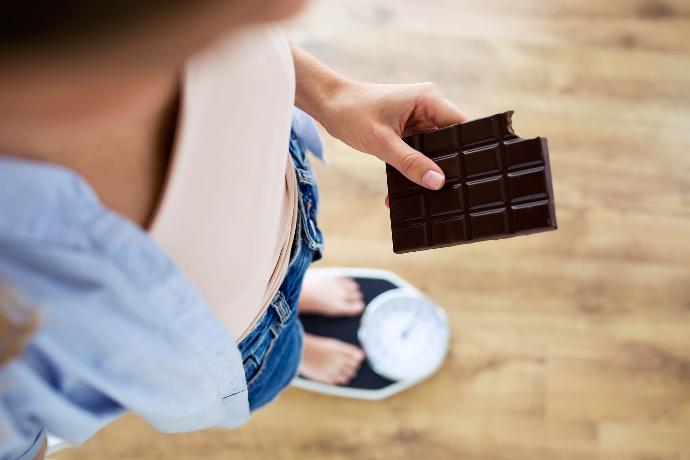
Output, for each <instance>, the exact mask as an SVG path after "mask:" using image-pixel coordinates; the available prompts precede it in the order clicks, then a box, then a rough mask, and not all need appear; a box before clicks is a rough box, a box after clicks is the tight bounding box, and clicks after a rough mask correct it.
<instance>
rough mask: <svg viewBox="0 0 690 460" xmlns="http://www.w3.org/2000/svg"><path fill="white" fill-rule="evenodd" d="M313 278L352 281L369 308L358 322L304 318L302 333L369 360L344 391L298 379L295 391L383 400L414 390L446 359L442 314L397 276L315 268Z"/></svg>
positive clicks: (351, 318) (368, 270)
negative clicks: (360, 352)
mask: <svg viewBox="0 0 690 460" xmlns="http://www.w3.org/2000/svg"><path fill="white" fill-rule="evenodd" d="M310 273H311V274H313V275H328V276H344V277H349V278H352V279H354V280H355V281H356V282H357V284H359V286H360V288H361V290H362V293H363V295H364V302H365V304H366V307H365V308H364V310H363V312H362V314H360V315H358V316H345V317H327V316H321V315H313V314H305V315H300V320H301V321H302V325H303V326H304V331H305V332H308V333H311V334H314V335H319V336H323V337H332V338H335V339H338V340H342V341H344V342H348V343H351V344H353V345H356V346H357V347H360V348H361V349H362V350H364V353H365V355H366V358H365V360H364V362H363V363H362V366H361V367H360V369H359V371H358V372H357V374H356V375H355V376H354V378H353V379H352V380H351V381H350V382H349V383H347V384H345V385H330V384H325V383H320V382H317V381H314V380H310V379H308V378H306V377H301V376H299V377H296V378H295V379H294V380H293V382H292V384H293V385H294V386H296V387H299V388H302V389H305V390H310V391H315V392H318V393H325V394H329V395H334V396H341V397H346V398H357V399H369V400H380V399H385V398H388V397H390V396H392V395H394V394H396V393H399V392H401V391H403V390H405V389H406V388H409V387H411V386H413V385H416V384H418V383H420V382H421V381H423V380H424V379H426V378H428V377H429V376H431V375H432V374H433V373H434V372H436V371H437V370H438V369H439V368H440V367H441V365H442V364H443V361H444V359H445V356H446V353H447V351H448V345H449V341H450V328H449V326H448V320H447V317H446V314H445V312H444V310H443V309H442V308H441V307H440V306H439V305H437V304H436V303H435V302H433V301H432V300H431V299H429V298H428V297H427V296H425V295H424V294H423V293H422V292H421V291H419V290H418V289H417V288H415V287H414V286H412V285H411V284H410V283H408V282H407V281H405V280H403V279H402V278H400V277H399V276H397V275H396V274H394V273H392V272H389V271H386V270H378V269H371V268H348V267H339V268H313V269H310Z"/></svg>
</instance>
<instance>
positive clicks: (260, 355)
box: [239, 131, 323, 411]
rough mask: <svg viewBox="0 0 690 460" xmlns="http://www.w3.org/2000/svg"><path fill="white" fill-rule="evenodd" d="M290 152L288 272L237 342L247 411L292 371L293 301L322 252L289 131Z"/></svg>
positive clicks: (298, 151) (308, 184) (302, 159)
mask: <svg viewBox="0 0 690 460" xmlns="http://www.w3.org/2000/svg"><path fill="white" fill-rule="evenodd" d="M290 156H291V157H292V161H293V164H294V167H295V173H296V176H297V185H298V216H297V225H296V229H295V236H294V240H293V242H292V250H291V252H290V262H289V266H288V271H287V274H286V275H285V279H284V280H283V282H282V284H281V285H280V288H279V289H278V292H277V293H276V295H275V297H274V298H273V300H272V301H271V304H270V305H269V307H268V309H267V310H266V311H265V312H264V313H263V315H262V316H261V318H260V319H259V321H258V322H257V323H256V325H255V326H254V327H253V328H252V330H251V331H250V332H249V334H248V335H247V336H245V338H244V339H242V341H241V342H240V343H239V348H240V352H241V353H242V360H243V362H244V373H245V376H246V378H247V387H248V388H249V408H250V410H252V411H254V410H256V409H258V408H260V407H261V406H264V405H266V404H268V403H269V402H271V401H272V400H273V399H274V398H275V397H276V396H278V394H279V393H280V392H281V391H282V390H283V389H285V387H287V386H288V385H289V384H290V381H291V380H292V379H293V378H294V377H295V375H297V369H298V367H299V363H300V360H301V359H302V339H303V333H304V331H303V329H302V325H301V324H300V321H299V318H298V312H297V300H298V299H299V294H300V291H301V289H302V279H303V278H304V273H305V272H306V270H307V267H309V264H311V263H312V262H313V261H316V260H319V259H320V258H321V256H322V250H323V235H322V234H321V230H319V228H318V226H317V224H316V214H317V204H318V199H319V195H318V189H317V186H316V180H315V177H314V174H313V172H312V170H311V167H310V166H309V162H308V160H307V158H306V150H305V148H304V145H303V144H302V141H301V140H300V139H299V138H298V137H297V135H296V134H295V133H294V131H293V132H292V133H291V134H290Z"/></svg>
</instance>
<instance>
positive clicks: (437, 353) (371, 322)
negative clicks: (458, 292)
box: [358, 288, 450, 381]
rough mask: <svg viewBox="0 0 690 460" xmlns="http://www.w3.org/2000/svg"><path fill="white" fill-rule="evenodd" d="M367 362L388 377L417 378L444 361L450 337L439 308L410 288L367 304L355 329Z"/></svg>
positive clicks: (432, 371) (446, 321)
mask: <svg viewBox="0 0 690 460" xmlns="http://www.w3.org/2000/svg"><path fill="white" fill-rule="evenodd" d="M358 336H359V341H360V342H361V343H362V347H363V348H364V353H365V354H366V356H367V360H368V361H369V365H370V366H371V368H372V369H373V370H374V371H375V372H376V373H377V374H379V375H382V376H383V377H386V378H388V379H390V380H395V381H398V380H419V379H422V378H424V377H427V376H429V375H431V374H432V373H434V372H435V371H436V369H438V368H439V367H440V366H441V364H442V363H443V359H444V358H445V356H446V352H447V351H448V339H449V336H450V332H449V328H448V320H447V318H446V315H445V312H444V311H443V310H442V309H441V307H439V306H437V305H436V304H434V303H432V302H431V301H429V300H428V299H427V298H425V297H422V296H421V295H420V294H418V293H417V292H416V291H412V290H410V289H402V288H401V289H393V290H390V291H387V292H384V293H383V294H381V295H379V296H377V297H376V298H375V299H374V300H372V301H371V303H370V304H369V305H368V306H367V308H366V310H365V312H364V315H363V316H362V322H361V325H360V328H359V331H358Z"/></svg>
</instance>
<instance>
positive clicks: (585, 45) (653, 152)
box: [56, 0, 690, 460]
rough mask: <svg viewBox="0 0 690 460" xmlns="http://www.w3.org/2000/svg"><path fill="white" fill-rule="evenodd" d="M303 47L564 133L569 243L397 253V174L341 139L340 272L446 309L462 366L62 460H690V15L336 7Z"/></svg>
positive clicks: (105, 444) (304, 397)
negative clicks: (374, 392) (372, 395)
mask: <svg viewBox="0 0 690 460" xmlns="http://www.w3.org/2000/svg"><path fill="white" fill-rule="evenodd" d="M289 34H290V35H291V36H292V38H293V39H294V40H295V41H296V42H298V43H300V44H302V45H303V46H304V47H305V48H307V49H308V50H310V51H312V52H313V53H314V54H316V55H317V56H318V57H319V58H321V59H323V60H324V61H325V62H327V63H329V64H330V65H332V66H333V67H334V68H336V69H337V70H339V71H341V72H343V73H345V74H347V75H349V76H351V77H355V78H360V79H365V80H370V81H379V82H400V81H409V82H413V81H426V80H432V81H435V82H436V83H438V84H439V85H440V86H441V87H442V88H443V89H444V90H445V91H446V92H447V94H448V95H449V97H450V98H451V99H452V100H454V101H455V102H456V103H458V104H459V105H460V106H461V107H462V108H463V110H465V111H466V113H468V114H469V115H471V116H474V117H478V116H483V115H487V114H491V113H494V112H499V111H503V110H507V109H515V110H516V115H515V126H516V129H517V132H518V134H520V135H522V136H523V137H530V136H537V135H542V136H546V137H548V138H549V145H550V149H551V163H552V167H553V178H554V186H555V196H556V204H557V212H558V220H559V225H560V229H559V230H558V231H557V232H551V233H546V234H541V235H534V236H530V237H522V238H515V239H509V240H502V241H497V242H487V243H479V244H475V245H468V246H461V247H455V248H449V249H442V250H434V251H427V252H423V253H415V254H407V255H401V256H399V255H395V254H393V252H392V249H391V242H390V229H389V221H388V213H387V210H386V208H385V207H384V205H383V198H384V196H385V193H386V189H385V173H384V167H383V165H382V164H380V163H378V162H377V161H376V160H374V159H373V158H370V157H367V156H364V155H360V154H358V153H355V152H353V151H352V150H351V149H348V148H346V147H344V146H343V145H342V144H340V143H338V142H337V141H334V140H332V139H327V140H326V147H327V150H328V153H329V156H330V158H331V161H332V164H331V166H330V167H328V168H325V167H322V166H317V169H318V174H319V177H320V182H321V187H322V205H321V206H322V207H321V226H322V228H323V229H324V232H325V234H326V236H327V250H326V258H325V260H324V261H323V262H321V263H320V264H321V265H323V266H339V265H357V266H367V267H380V268H385V269H390V270H393V271H395V272H397V273H399V274H400V275H402V276H403V277H405V278H406V279H408V280H410V281H412V282H413V283H415V284H417V285H419V286H420V287H421V288H422V289H423V290H424V291H426V292H427V293H428V294H429V295H430V296H432V297H433V298H434V299H436V300H437V301H438V302H439V303H441V304H442V305H443V306H445V308H446V309H447V311H448V314H449V317H450V321H451V323H452V331H453V341H452V349H451V352H450V356H449V358H448V361H447V363H446V365H445V366H444V367H443V368H442V369H441V371H440V372H439V373H438V374H437V375H435V376H434V377H433V378H432V379H431V380H429V381H428V382H427V383H425V384H423V385H421V386H418V387H416V388H414V389H411V390H410V391H408V392H406V393H404V394H401V395H399V396H396V397H394V398H392V399H390V400H387V401H384V402H377V403H371V402H362V401H351V400H341V399H336V398H331V397H326V396H320V395H316V394H311V393H307V392H304V391H301V390H297V389H290V390H288V391H286V392H285V393H284V395H283V396H282V397H281V398H280V399H279V400H278V401H277V402H276V403H275V404H273V405H271V406H270V407H268V408H266V409H265V410H262V411H260V412H258V413H257V414H256V415H255V417H254V418H253V419H252V421H251V422H250V423H249V424H247V425H246V426H244V427H243V428H241V429H239V430H236V431H222V430H208V431H204V432H199V433H190V434H180V435H163V434H160V433H157V432H156V431H154V430H153V429H151V428H150V427H149V426H148V425H147V424H146V423H144V422H143V421H142V420H140V419H139V418H137V417H134V416H128V417H124V418H123V419H121V420H119V421H118V422H116V423H114V424H113V425H111V426H109V427H108V428H106V429H105V430H103V432H102V433H100V434H98V435H97V436H96V437H94V438H93V439H92V440H90V441H89V442H87V443H86V444H85V445H84V446H82V447H81V448H79V449H74V450H71V451H66V452H63V453H61V454H59V455H57V456H56V458H57V459H59V460H78V459H93V458H99V459H116V458H117V459H163V458H165V459H167V458H175V459H197V458H199V459H202V458H203V459H221V458H223V459H225V458H241V459H248V460H249V459H323V458H329V459H418V458H424V459H427V460H432V459H483V460H497V459H510V460H519V459H530V460H531V459H630V460H633V459H635V460H652V459H655V460H656V459H669V460H671V459H673V460H679V459H690V242H689V241H690V154H689V152H690V3H688V2H687V1H685V0H610V1H606V2H594V1H582V0H557V1H546V0H541V1H537V0H525V1H520V2H514V1H509V0H497V1H491V2H487V1H478V0H462V1H460V0H426V1H423V2H422V1H419V0H396V1H392V0H348V1H347V2H344V1H338V0H321V1H317V2H314V3H313V4H312V6H311V7H310V8H309V10H308V11H307V13H306V14H305V15H304V16H303V17H302V18H301V19H300V20H298V21H296V22H294V23H292V24H290V25H289Z"/></svg>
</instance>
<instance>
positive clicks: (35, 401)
mask: <svg viewBox="0 0 690 460" xmlns="http://www.w3.org/2000/svg"><path fill="white" fill-rule="evenodd" d="M113 219H114V218H113V217H112V216H110V217H109V216H107V215H104V216H103V218H102V219H99V220H98V221H96V222H94V223H93V225H94V227H93V229H92V230H93V231H94V232H95V233H94V234H95V235H98V234H99V232H100V236H102V237H103V238H104V239H102V240H101V241H106V239H107V241H108V244H107V245H105V246H102V245H100V244H99V239H98V238H96V239H95V243H93V245H92V246H89V247H73V246H70V245H61V244H54V243H50V244H48V243H44V242H35V241H30V242H26V241H21V240H20V241H17V240H16V239H7V238H3V237H2V236H0V278H1V279H2V282H3V283H6V284H8V285H9V287H10V288H12V289H14V290H15V291H16V293H17V294H18V295H19V296H20V297H21V298H22V299H23V300H24V301H25V302H27V303H30V304H31V305H33V306H35V307H36V308H37V310H38V312H39V317H40V326H39V329H38V330H37V331H36V333H35V334H34V336H33V337H32V338H31V340H30V343H29V345H28V348H27V350H26V352H25V353H24V354H23V356H21V357H20V358H18V359H15V360H14V361H11V362H10V363H9V364H8V365H6V366H5V367H4V368H2V369H0V446H2V447H0V459H2V460H5V459H10V458H17V457H18V456H19V455H21V453H22V452H23V451H26V449H27V448H28V447H29V446H30V445H31V444H32V443H33V442H34V441H35V438H36V433H37V432H39V431H40V430H41V429H45V430H46V431H47V432H49V433H52V434H55V435H57V436H59V437H61V438H63V439H65V440H67V441H69V442H72V443H81V442H83V441H84V440H86V439H87V438H88V437H90V436H91V435H93V434H94V433H95V432H97V431H98V430H99V429H101V428H102V427H103V426H104V425H105V424H107V423H108V422H110V421H112V420H114V419H115V418H117V417H118V416H120V415H121V414H122V413H123V412H125V411H134V412H137V413H139V414H140V415H142V416H143V417H144V418H146V419H147V420H148V421H149V422H150V423H152V424H153V425H154V426H156V427H157V428H159V429H160V430H162V431H168V432H174V431H189V430H196V429H201V428H206V427H211V426H221V427H223V426H224V427H234V426H237V425H239V424H241V423H243V422H244V421H245V420H246V419H247V418H248V415H249V409H248V405H247V397H246V382H245V381H244V374H243V368H242V361H241V356H240V354H239V351H238V350H237V346H236V344H235V342H234V340H233V339H232V338H231V337H230V336H229V335H228V334H227V332H226V331H225V330H224V329H223V328H222V326H221V325H220V323H219V321H218V320H217V319H216V318H215V316H214V315H213V313H212V312H211V310H210V308H209V307H208V305H207V304H206V303H205V302H203V300H202V299H201V298H200V297H199V295H198V294H197V293H196V291H195V290H194V289H193V287H192V286H191V284H190V283H189V282H188V281H187V280H186V278H184V276H183V275H182V274H181V273H180V272H179V271H178V270H176V269H175V267H174V266H172V264H171V263H170V262H169V261H168V260H167V259H166V257H164V255H163V253H162V251H160V250H158V249H157V248H156V247H152V246H151V244H153V243H151V242H148V241H147V239H145V238H144V239H142V238H141V235H137V234H136V233H131V232H125V233H124V234H123V233H122V231H121V226H120V225H119V223H118V224H117V225H114V221H113ZM90 238H91V239H92V240H93V234H92V235H91V236H90Z"/></svg>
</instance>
